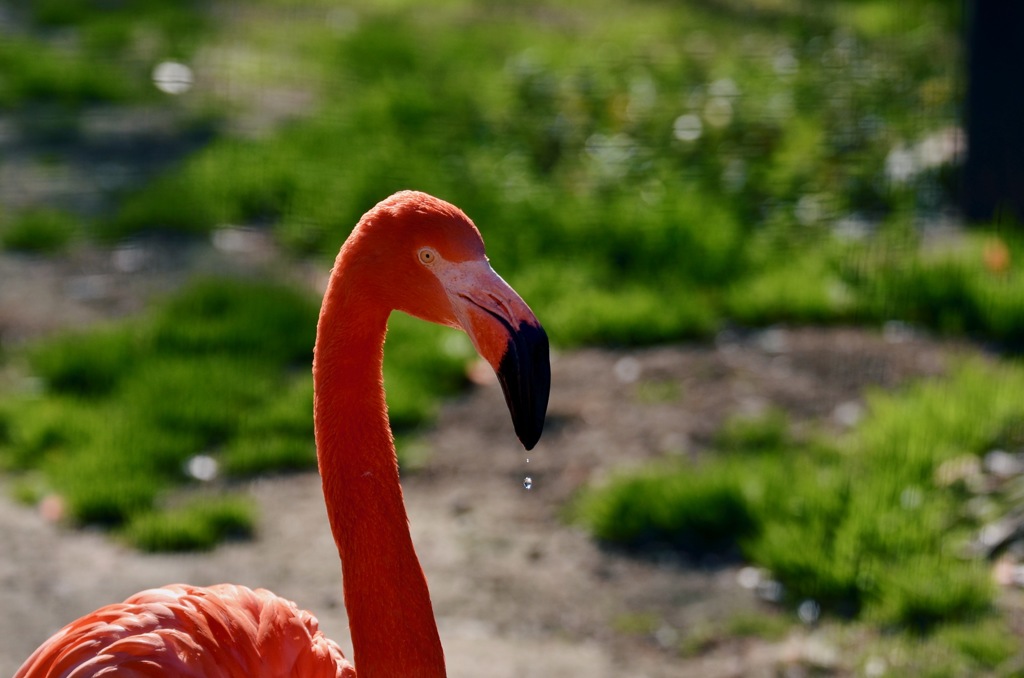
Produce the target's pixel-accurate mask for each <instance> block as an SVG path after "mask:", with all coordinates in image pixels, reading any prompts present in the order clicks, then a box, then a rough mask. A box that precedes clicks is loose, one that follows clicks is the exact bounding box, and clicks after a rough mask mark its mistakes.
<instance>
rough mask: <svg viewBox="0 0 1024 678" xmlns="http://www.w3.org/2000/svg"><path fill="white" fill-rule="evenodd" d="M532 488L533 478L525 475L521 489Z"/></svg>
mask: <svg viewBox="0 0 1024 678" xmlns="http://www.w3.org/2000/svg"><path fill="white" fill-rule="evenodd" d="M532 488H533V478H531V477H530V476H526V477H525V478H523V489H526V490H529V489H532Z"/></svg>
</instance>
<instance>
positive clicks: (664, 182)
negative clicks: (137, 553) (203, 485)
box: [0, 0, 1024, 667]
mask: <svg viewBox="0 0 1024 678" xmlns="http://www.w3.org/2000/svg"><path fill="white" fill-rule="evenodd" d="M0 26H2V28H3V33H4V35H3V38H2V39H0V107H2V108H0V148H2V152H3V153H4V154H5V155H6V156H7V158H8V160H7V161H6V162H8V163H9V169H8V170H7V174H8V175H9V176H10V175H13V174H18V175H20V176H28V177H35V178H36V179H37V180H38V182H37V184H35V185H34V184H31V182H29V183H28V184H27V185H28V188H26V185H23V184H19V183H18V182H14V181H8V182H2V181H0V204H2V212H0V243H2V246H3V247H4V248H5V249H7V250H8V251H10V252H20V253H25V256H60V254H61V253H62V252H66V251H68V250H69V249H71V248H74V247H77V246H81V245H82V244H83V243H84V244H87V245H89V246H99V247H106V246H114V245H116V244H118V243H124V242H126V241H129V242H130V241H131V240H132V239H137V238H145V237H152V236H153V235H154V234H158V235H159V236H160V237H173V238H205V237H208V236H210V235H211V234H216V233H217V232H218V231H219V230H220V229H223V228H224V227H225V226H227V225H244V226H247V227H254V228H259V229H264V230H266V231H268V232H270V233H272V235H273V238H274V239H275V240H276V241H277V242H278V243H279V244H280V246H281V247H283V248H284V250H285V251H286V252H287V253H288V255H289V256H291V257H293V258H295V259H301V258H308V257H312V258H315V259H318V260H321V261H323V262H329V261H330V260H331V259H332V258H333V256H334V254H335V253H336V252H337V249H338V247H339V246H340V244H341V242H342V241H343V240H344V238H345V237H346V235H347V233H348V231H349V229H350V228H351V227H352V225H354V224H355V222H356V221H357V220H358V218H359V216H360V215H361V214H362V213H363V212H365V211H366V210H367V209H368V208H370V207H371V206H372V205H373V204H375V203H376V202H377V201H378V200H380V199H381V198H383V197H385V196H387V195H388V194H390V193H391V192H393V191H395V190H398V189H403V188H410V187H412V188H417V189H420V190H425V191H428V192H431V193H434V194H437V195H439V196H441V197H444V198H445V199H447V200H450V201H451V202H454V203H456V204H458V205H459V206H461V207H462V208H463V209H464V210H465V211H466V212H467V213H468V214H469V215H470V216H472V217H473V218H474V219H475V221H476V222H477V224H478V225H479V226H480V227H481V229H482V231H483V233H484V235H485V238H486V240H487V243H488V249H489V252H490V254H491V257H492V259H493V261H494V263H495V267H496V268H497V269H498V270H500V271H502V273H503V275H505V277H506V278H507V279H509V281H510V282H511V283H512V284H513V285H514V286H515V287H516V288H517V289H518V290H519V291H520V292H521V293H522V294H523V296H524V298H527V299H528V300H529V301H530V304H531V306H533V308H534V310H535V311H536V312H537V315H538V316H539V317H541V318H542V319H543V320H544V322H545V325H546V326H547V328H548V330H549V334H550V335H551V337H552V340H553V341H554V342H555V344H556V346H557V347H559V348H561V349H568V348H571V347H576V346H581V345H604V346H617V347H623V346H638V345H648V344H654V343H664V342H679V341H683V340H707V339H710V338H712V337H714V335H715V334H716V332H718V331H719V330H720V329H722V328H723V327H726V326H741V327H761V326H767V325H771V324H776V323H791V324H800V323H814V324H838V323H843V324H860V325H865V326H868V327H878V326H881V325H882V324H884V323H886V322H891V321H900V322H902V323H908V324H911V325H913V326H916V327H920V328H924V329H927V330H929V331H931V332H934V333H937V334H941V335H947V336H954V337H965V338H969V339H972V340H975V341H978V342H981V343H984V344H985V345H987V346H991V347H998V348H999V349H1001V350H1003V351H1004V352H1006V353H1013V352H1015V351H1017V350H1019V348H1020V346H1021V343H1022V341H1024V312H1022V311H1024V273H1022V272H1021V269H1020V267H1019V266H1017V265H1016V262H1018V261H1020V258H1021V256H1022V255H1024V242H1022V240H1021V238H1020V235H1019V231H1018V230H1016V228H1015V225H1014V224H1008V223H990V224H977V225H974V226H973V227H971V228H966V227H964V226H963V224H962V222H961V220H960V219H959V217H958V212H957V209H956V205H957V200H958V190H959V183H958V182H959V178H958V177H959V174H958V171H959V168H960V165H961V164H962V161H963V158H964V152H965V146H964V139H963V131H962V128H961V117H962V116H961V114H962V101H963V93H964V77H965V75H964V69H963V63H964V46H963V34H964V28H963V26H964V6H963V4H962V3H960V2H954V1H952V0H908V1H905V2H899V3H894V2H890V1H889V0H837V1H836V2H831V3H821V2H812V1H809V0H758V1H756V2H739V1H738V0H678V1H674V2H673V1H669V0H647V1H632V2H630V1H626V0H574V1H573V0H565V1H561V2H544V3H542V2H516V3H500V2H493V1H489V0H447V1H444V2H434V3H430V6H429V7H428V6H426V5H425V4H424V3H417V2H409V1H407V0H389V1H387V2H371V1H370V0H362V1H359V0H356V1H353V2H348V3H344V4H342V3H338V2H336V1H333V0H332V1H330V2H328V1H327V0H305V1H304V2H297V1H291V0H250V1H249V2H244V3H243V2H234V3H233V2H216V3H212V4H208V3H201V2H197V1H196V2H190V1H187V0H135V1H133V2H117V1H114V0H37V1H34V2H32V3H27V4H22V3H14V2H4V3H0ZM55 177H57V178H58V179H59V178H60V177H65V178H66V177H71V179H73V181H67V182H65V183H61V181H58V180H57V179H55ZM4 183H6V186H4V185H3V184H4ZM33 186H48V187H49V188H47V189H45V190H43V189H38V190H36V189H33ZM69 186H70V187H69ZM317 303H318V300H317V299H316V298H315V297H314V296H313V295H312V294H310V293H309V292H307V291H303V290H299V289H296V288H294V287H292V286H289V285H287V284H283V283H282V284H276V283H270V282H260V283H258V284H257V283H252V282H246V281H238V280H234V281H227V280H201V281H197V282H194V283H192V284H191V285H189V286H187V287H186V289H184V290H183V291H181V292H180V293H178V294H177V295H175V296H173V297H171V298H169V299H167V300H165V301H163V302H162V303H160V304H157V305H156V306H155V307H154V308H152V309H151V310H150V311H148V312H147V313H145V314H143V315H141V316H138V317H134V318H131V319H128V320H125V321H122V322H120V323H118V324H115V325H111V326H107V327H104V328H101V329H99V330H96V329H89V330H85V331H82V332H78V333H75V334H70V335H62V336H58V337H55V338H50V339H46V340H43V341H41V342H37V343H33V344H31V345H28V346H23V347H18V348H17V350H14V349H10V350H8V351H7V353H6V356H5V359H7V360H8V361H17V360H24V361H26V362H27V364H28V365H29V366H30V369H31V371H32V373H33V374H34V375H36V376H37V377H38V379H39V384H40V387H39V388H38V389H36V390H35V391H33V392H30V393H24V392H11V393H7V394H5V395H3V397H2V400H0V467H2V468H3V469H4V470H6V471H8V472H10V473H11V474H12V476H13V477H14V478H15V483H14V485H13V487H14V488H15V492H16V493H17V495H18V496H19V497H20V498H21V499H23V500H25V501H38V500H39V499H40V498H41V497H43V496H45V495H47V494H50V493H57V494H59V495H60V496H62V497H63V498H64V500H65V502H66V504H67V508H68V512H69V515H70V518H71V519H72V520H73V521H74V522H75V523H79V524H102V525H105V526H108V527H110V528H112V529H113V530H115V532H116V533H117V534H118V535H120V536H121V537H123V538H125V539H127V540H128V541H130V542H131V543H133V544H135V545H137V546H139V547H140V548H145V549H188V548H209V547H212V546H213V545H214V544H216V543H217V542H218V541H219V540H221V539H223V538H224V537H226V536H230V535H235V534H247V533H248V532H249V531H251V529H252V525H253V520H254V518H253V516H252V514H251V510H250V508H249V507H248V506H247V505H246V504H245V502H244V501H243V500H241V499H239V498H237V497H232V496H230V495H224V494H218V495H216V496H210V495H209V494H208V493H196V494H195V495H187V494H186V495H184V496H185V498H184V499H182V500H180V501H177V500H176V501H167V500H166V496H167V493H168V488H172V487H175V486H182V485H185V486H189V485H190V484H191V486H195V485H196V484H197V483H199V481H200V480H201V479H202V478H203V476H204V475H206V474H208V473H210V472H212V471H210V469H211V468H214V469H216V470H217V471H218V472H219V473H220V474H222V475H224V476H226V477H229V478H243V477H247V476H250V475H253V474H258V473H265V472H273V471H281V470H291V469H301V468H312V467H314V466H315V457H314V452H313V449H312V444H311V435H312V432H311V418H310V416H309V414H310V409H311V397H312V396H311V383H310V379H309V376H308V363H309V357H310V348H311V346H312V339H313V331H314V326H315V317H316V312H317ZM469 356H470V347H469V346H468V343H466V342H460V341H458V340H454V341H453V340H452V339H451V338H450V337H449V336H448V335H446V334H442V333H440V332H439V331H438V330H437V329H435V328H431V327H425V326H423V325H422V324H417V323H411V322H405V320H404V319H403V318H396V319H395V320H394V322H393V324H392V331H391V334H390V335H389V353H388V362H387V366H386V371H387V374H386V378H387V380H388V384H389V398H390V405H391V413H392V419H393V422H394V425H395V428H396V431H397V432H398V434H399V436H400V437H401V436H403V435H405V434H409V433H412V432H414V431H415V430H416V428H417V427H418V426H420V425H422V424H424V423H426V422H429V421H430V419H431V417H432V416H433V413H434V412H435V411H436V408H437V402H438V398H439V397H441V396H443V395H445V394H450V393H454V392H456V391H457V390H458V389H459V388H461V387H462V386H463V384H464V366H465V362H466V360H467V359H468V358H469ZM427 358H430V359H429V360H428V359H427ZM428 364H429V365H430V370H431V372H429V373H427V374H425V373H424V366H425V365H428ZM1022 386H1024V376H1022V374H1021V373H1020V371H1019V367H1018V366H1017V364H1016V362H1011V359H1010V358H1006V359H1005V360H1004V364H1003V365H1001V366H999V367H997V368H993V367H991V366H989V365H984V364H981V363H977V364H975V363H970V364H966V365H964V366H962V368H961V369H959V371H956V372H955V373H954V374H952V375H950V376H949V377H948V380H947V381H946V382H943V383H942V384H941V385H938V386H934V385H933V386H928V385H923V386H921V387H920V388H916V389H911V390H910V391H908V392H906V393H901V394H899V395H891V396H889V395H886V396H878V397H877V398H875V399H874V400H872V402H871V407H870V410H871V413H872V414H871V416H869V417H868V418H867V419H866V420H865V422H864V423H863V424H862V425H861V426H860V427H858V428H857V430H856V431H854V432H853V433H852V434H851V436H850V437H849V439H843V440H841V441H838V442H836V441H827V440H821V441H817V440H816V441H812V442H807V441H803V442H795V441H793V440H792V439H791V438H790V437H789V436H788V434H787V423H786V421H785V417H784V416H781V418H780V415H778V414H777V413H776V414H772V415H770V416H768V417H767V418H765V419H763V420H756V421H735V422H732V423H731V424H730V425H728V426H727V427H726V430H723V432H722V435H721V436H720V438H719V440H718V441H717V443H716V446H717V448H718V451H719V452H720V454H717V455H713V456H712V457H711V458H709V460H708V461H707V462H706V463H704V464H703V465H701V466H700V467H699V468H694V467H692V466H690V465H688V466H687V467H686V468H679V467H676V466H668V467H666V466H664V465H659V466H658V467H656V468H653V469H650V470H648V471H644V472H640V473H639V474H632V475H629V476H622V477H621V478H617V479H614V480H613V481H612V482H610V483H608V484H606V485H605V486H602V487H601V488H594V489H590V490H587V491H585V492H584V493H583V494H582V495H581V497H580V499H579V501H578V502H577V504H576V505H574V506H573V507H570V508H569V509H567V513H568V514H570V515H571V519H572V520H577V521H580V522H581V524H583V525H585V526H586V527H587V529H589V530H591V531H592V532H593V534H594V535H595V537H596V538H599V539H602V540H608V541H610V542H619V543H623V544H627V545H629V544H633V545H635V544H638V543H642V542H644V541H649V540H652V539H654V540H658V541H659V542H667V543H672V544H675V545H676V546H677V547H678V548H682V549H684V550H694V549H696V550H698V551H700V550H709V549H710V550H715V549H721V548H725V549H727V550H728V549H738V551H739V552H740V553H741V554H742V557H743V558H745V559H747V560H749V561H750V562H753V563H756V564H758V565H760V566H763V567H764V568H767V569H768V570H770V571H771V572H772V574H773V576H774V577H776V578H777V579H778V580H779V581H780V582H782V583H783V584H784V585H785V586H786V587H787V591H789V592H790V595H791V596H792V601H791V602H794V603H795V602H798V601H800V600H804V599H813V600H815V601H817V603H818V604H820V605H821V606H823V608H824V609H825V611H826V613H830V614H836V615H840V616H845V617H847V618H850V617H862V618H864V619H867V620H869V621H871V622H872V623H877V624H880V625H882V626H883V627H886V628H898V629H904V630H910V631H912V632H914V633H922V632H933V631H935V630H936V629H946V630H945V631H942V633H946V634H947V635H945V636H941V637H942V638H944V641H943V642H945V643H946V644H947V645H952V646H955V647H956V648H960V649H962V650H963V654H964V656H966V657H968V658H967V659H965V660H963V661H967V662H968V663H969V664H970V662H975V664H976V665H979V666H989V667H990V666H994V665H997V664H998V663H999V661H1002V660H1003V659H1005V657H1006V656H1008V655H1009V654H1010V653H1011V652H1012V651H1013V646H1012V638H1011V637H1010V636H1009V635H1007V633H1008V632H1007V631H1006V630H1005V629H1004V628H1002V627H999V628H998V629H997V630H996V631H993V627H991V626H986V625H980V626H978V627H977V628H979V629H981V630H980V631H979V632H978V633H977V634H973V635H972V633H971V632H970V631H969V628H971V626H970V625H971V624H973V623H975V622H977V621H978V620H979V619H982V618H984V619H988V617H987V616H986V615H989V613H990V612H991V607H992V606H991V602H992V595H993V594H992V590H991V586H990V584H989V582H988V575H987V571H986V570H984V569H983V568H982V567H980V566H979V565H978V564H977V563H976V562H974V561H970V560H963V559H960V558H959V557H957V556H956V555H955V554H953V553H951V552H950V548H948V539H947V537H948V534H949V533H950V531H956V530H967V529H968V528H969V527H970V526H971V525H970V521H969V520H968V519H967V518H966V517H964V516H963V514H962V512H961V511H960V509H959V508H958V506H959V504H960V503H962V502H961V500H962V497H958V495H957V494H956V492H955V491H953V490H950V489H949V488H944V487H938V486H936V485H935V484H934V483H933V482H931V480H930V478H931V477H932V475H933V473H934V472H935V469H936V468H938V467H939V466H940V465H941V464H942V463H943V462H945V461H948V460H949V459H950V458H954V457H956V455H958V454H962V453H964V452H968V453H972V454H981V453H983V452H984V451H985V450H986V449H988V448H987V447H986V446H990V445H991V444H994V443H995V442H996V441H998V440H1002V439H1004V438H1005V437H1006V436H1007V435H1010V434H1009V433H1007V432H1008V431H1010V432H1012V431H1015V430H1018V429H1016V428H1014V427H1016V426H1019V422H1020V421H1022V420H1024V407H1022V406H1021V405H1020V402H1021V401H1020V399H1019V397H1017V396H1018V395H1019V394H1020V393H1021V392H1022V391H1021V388H1022ZM1000 436H1002V438H1001V437H1000ZM1022 442H1024V441H1022ZM211 464H213V465H214V466H213V467H211V466H210V465H211ZM854 479H856V482H855V483H854ZM908 487H911V488H917V489H916V490H915V492H916V494H914V496H913V497H912V498H911V499H910V500H908V499H907V495H906V488H908ZM175 496H177V495H175ZM907 501H912V503H913V504H914V508H915V511H914V512H908V511H906V510H905V509H906V502H907ZM944 544H946V546H944ZM957 651H959V649H958V650H957ZM972 665H973V664H972Z"/></svg>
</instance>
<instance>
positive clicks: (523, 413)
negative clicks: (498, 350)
mask: <svg viewBox="0 0 1024 678" xmlns="http://www.w3.org/2000/svg"><path fill="white" fill-rule="evenodd" d="M495 373H496V374H497V375H498V382H499V383H501V390H502V392H503V393H504V394H505V404H506V405H508V411H509V413H510V414H511V415H512V424H513V426H514V427H515V430H516V435H517V436H518V437H519V440H520V442H522V443H523V447H525V448H526V449H528V450H532V449H533V446H534V445H536V444H537V441H538V440H540V435H541V433H542V432H543V431H544V418H545V416H546V414H547V409H548V393H549V392H550V390H551V363H550V362H549V359H548V335H547V334H546V333H545V332H544V328H543V327H541V326H540V323H538V322H537V321H536V318H534V319H533V323H530V322H529V321H523V322H520V324H519V327H517V328H515V329H513V330H512V331H511V332H510V333H509V339H508V344H507V347H506V349H505V354H504V355H503V356H502V357H501V360H500V361H499V363H498V367H497V369H495Z"/></svg>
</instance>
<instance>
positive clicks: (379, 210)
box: [15, 191, 550, 678]
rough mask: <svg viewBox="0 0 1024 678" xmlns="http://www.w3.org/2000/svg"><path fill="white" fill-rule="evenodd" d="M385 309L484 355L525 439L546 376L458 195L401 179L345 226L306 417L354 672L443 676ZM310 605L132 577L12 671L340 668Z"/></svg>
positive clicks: (531, 327)
mask: <svg viewBox="0 0 1024 678" xmlns="http://www.w3.org/2000/svg"><path fill="white" fill-rule="evenodd" d="M393 310H401V311H404V312H406V313H409V314H411V315H414V316H416V317H419V318H422V319H424V320H428V321H431V322H435V323H440V324H443V325H450V326H453V327H457V328H460V329H462V330H464V331H465V332H466V333H467V334H468V335H469V337H470V339H471V340H472V341H473V345H474V346H475V347H476V349H477V351H478V352H479V353H480V354H481V355H482V356H483V357H484V358H485V359H486V360H487V361H488V362H489V363H490V364H491V365H492V366H493V367H494V369H495V371H496V372H497V375H498V379H499V381H500V382H501V385H502V389H503V391H504V393H505V400H506V402H507V404H508V406H509V410H510V412H511V414H512V419H513V423H514V424H515V430H516V434H517V435H518V436H519V438H520V440H521V441H522V442H523V444H524V445H525V446H526V447H527V449H529V448H531V447H533V445H534V444H535V443H536V442H537V440H538V439H539V438H540V434H541V430H542V428H543V424H544V417H545V413H546V410H547V400H548V389H549V386H550V366H549V364H548V343H547V336H546V335H545V334H544V330H543V329H542V328H541V327H540V324H539V323H538V322H537V318H536V317H535V316H534V315H533V312H532V311H531V310H530V308H529V307H528V306H527V305H526V303H525V302H524V301H523V300H522V299H521V298H520V297H519V295H518V294H516V292H515V291H514V290H513V289H512V288H511V287H509V286H508V284H507V283H506V282H505V281H504V280H502V279H501V278H500V277H499V276H498V274H497V273H495V272H494V271H493V270H492V269H491V267H490V265H489V264H488V263H487V257H486V256H485V254H484V248H483V241H482V240H481V238H480V233H479V232H478V231H477V229H476V226H474V225H473V222H472V221H470V220H469V218H468V217H467V216H466V215H465V214H463V213H462V211H461V210H459V209H458V208H457V207H454V206H453V205H450V204H448V203H446V202H444V201H442V200H438V199H437V198H434V197H432V196H429V195H426V194H424V193H416V192H412V191H403V192H401V193H397V194H395V195H393V196H391V197H390V198H388V199H386V200H384V201H382V202H381V203H379V204H378V205H377V206H376V207H374V208H373V209H372V210H370V211H369V212H367V213H366V214H365V215H364V216H363V218H362V219H361V220H360V221H359V223H358V224H357V225H356V227H355V229H354V230H353V231H352V234H351V235H350V236H349V237H348V239H347V240H346V241H345V244H344V245H343V246H342V248H341V251H340V252H339V254H338V258H337V260H336V261H335V265H334V271H333V272H332V274H331V279H330V282H329V284H328V288H327V292H326V294H325V296H324V301H323V306H322V308H321V311H320V319H319V322H318V324H317V338H316V346H315V348H314V351H313V388H314V396H315V397H314V407H313V410H314V412H313V415H314V430H315V433H316V447H317V460H318V462H319V468H320V475H321V478H322V480H323V488H324V501H325V503H326V507H327V515H328V518H329V520H330V524H331V531H332V533H333V535H334V541H335V544H336V545H337V547H338V555H339V556H340V557H341V563H342V570H343V574H344V576H343V580H344V592H345V607H346V609H347V611H348V617H349V629H350V631H351V634H352V648H353V655H354V656H353V659H354V661H355V663H356V665H357V666H358V667H359V676H360V678H442V677H443V676H444V675H445V666H444V653H443V651H442V649H441V641H440V638H439V637H438V633H437V624H436V623H435V621H434V616H433V610H432V607H431V603H430V594H429V592H428V591H427V583H426V578H425V577H424V575H423V570H422V569H421V568H420V564H419V560H418V559H417V557H416V552H415V550H414V548H413V544H412V537H411V536H410V532H409V521H408V517H407V515H406V512H405V503H404V501H403V498H402V488H401V485H400V484H399V481H398V463H397V459H396V456H395V447H394V440H393V438H392V436H391V430H390V427H389V425H388V419H387V406H386V405H385V398H384V388H383V377H382V369H383V349H384V336H385V334H386V332H387V319H388V316H389V315H390V313H391V312H392V311H393ZM355 675H356V672H355V669H354V668H353V665H352V664H351V663H349V662H348V661H347V660H346V659H345V658H344V657H343V656H342V653H341V650H340V649H339V648H338V646H337V645H336V644H335V643H333V642H332V641H330V640H328V639H326V638H325V637H324V636H323V634H322V633H321V632H320V630H319V629H318V628H317V621H316V619H315V618H314V617H313V615H311V614H310V613H308V612H305V611H303V610H300V609H299V608H298V607H296V605H295V604H294V603H292V602H290V601H287V600H284V599H283V598H278V597H277V596H275V595H274V594H272V593H270V592H269V591H266V590H264V589H257V590H255V591H254V590H251V589H248V588H246V587H244V586H233V585H230V584H221V585H219V586H211V587H207V588H198V587H191V586H185V585H180V584H177V585H173V586H167V587H164V588H160V589H151V590H149V591H143V592H142V593H139V594H137V595H135V596H132V597H131V598H129V599H128V600H126V601H125V602H123V603H121V604H118V605H109V606H107V607H103V608H100V609H99V610H97V611H96V612H93V613H91V614H89V615H86V616H84V617H82V618H81V619H79V620H77V621H75V622H72V623H71V624H69V625H68V626H66V627H64V629H63V630H61V631H59V632H58V633H57V634H56V635H54V636H53V637H52V638H50V639H49V640H48V641H46V642H45V643H44V644H43V645H42V646H41V647H40V648H39V649H38V650H36V651H35V653H33V654H32V656H31V657H29V658H28V660H26V662H25V663H24V664H23V665H22V667H21V669H20V670H19V671H18V673H17V674H16V676H15V678H58V677H59V678H92V677H95V678H99V677H101V676H102V677H103V678H115V677H116V678H135V677H142V676H147V677H156V676H163V677H165V678H166V677H168V676H176V677H180V678H190V677H195V678H199V677H203V678H234V677H240V676H246V677H247V678H262V677H266V678H270V677H271V676H273V677H274V678H289V677H292V676H294V677H295V678H299V677H302V678H321V677H330V678H355Z"/></svg>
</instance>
